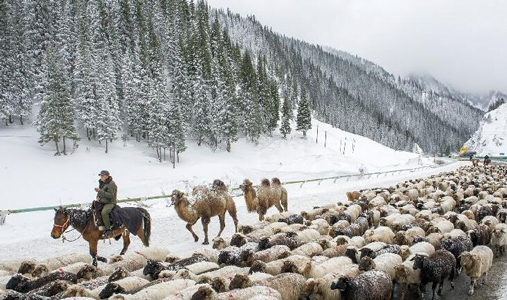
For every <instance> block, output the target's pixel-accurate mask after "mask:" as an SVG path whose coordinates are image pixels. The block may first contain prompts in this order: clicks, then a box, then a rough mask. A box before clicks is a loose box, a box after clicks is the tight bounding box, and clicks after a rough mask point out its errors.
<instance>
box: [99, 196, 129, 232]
mask: <svg viewBox="0 0 507 300" xmlns="http://www.w3.org/2000/svg"><path fill="white" fill-rule="evenodd" d="M102 208H104V204H102V203H101V202H100V201H93V203H92V212H93V223H94V224H95V229H98V230H105V227H104V222H103V221H102V215H101V212H102ZM116 208H119V206H118V205H116V206H115V207H114V208H113V210H112V211H111V213H109V221H110V222H111V230H115V229H118V228H120V227H121V226H123V224H121V223H120V222H118V220H117V218H116V219H115V218H114V214H113V211H114V210H115V209H116Z"/></svg>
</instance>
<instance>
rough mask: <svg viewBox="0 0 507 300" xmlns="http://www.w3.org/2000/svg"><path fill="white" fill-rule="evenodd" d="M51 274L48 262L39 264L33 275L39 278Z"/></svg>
mask: <svg viewBox="0 0 507 300" xmlns="http://www.w3.org/2000/svg"><path fill="white" fill-rule="evenodd" d="M48 274H49V268H48V266H47V265H46V264H39V265H37V266H36V267H35V269H34V270H33V271H32V277H34V278H38V277H43V276H46V275H48Z"/></svg>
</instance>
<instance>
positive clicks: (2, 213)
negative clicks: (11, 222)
mask: <svg viewBox="0 0 507 300" xmlns="http://www.w3.org/2000/svg"><path fill="white" fill-rule="evenodd" d="M8 214H9V211H8V210H0V225H4V224H5V219H7V215H8Z"/></svg>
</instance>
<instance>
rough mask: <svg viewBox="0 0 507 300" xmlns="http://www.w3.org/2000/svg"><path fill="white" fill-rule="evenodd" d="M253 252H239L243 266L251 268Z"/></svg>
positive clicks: (250, 250) (249, 250)
mask: <svg viewBox="0 0 507 300" xmlns="http://www.w3.org/2000/svg"><path fill="white" fill-rule="evenodd" d="M254 253H255V252H254V251H253V250H252V249H248V250H245V251H243V252H241V261H242V262H243V264H244V265H245V266H251V265H252V264H253V262H254Z"/></svg>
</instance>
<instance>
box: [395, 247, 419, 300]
mask: <svg viewBox="0 0 507 300" xmlns="http://www.w3.org/2000/svg"><path fill="white" fill-rule="evenodd" d="M414 257H415V255H411V256H409V257H408V258H407V259H405V261H404V262H403V263H401V264H398V265H396V266H395V267H394V270H395V276H394V277H393V278H394V280H395V281H397V282H398V283H399V284H400V285H401V289H402V292H401V297H400V299H405V293H406V291H407V287H408V285H417V286H419V285H420V284H421V269H417V270H414V261H413V260H412V258H414Z"/></svg>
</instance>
